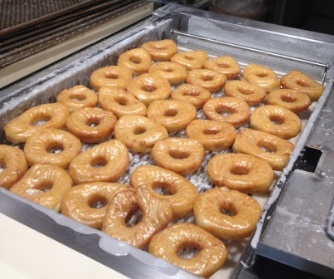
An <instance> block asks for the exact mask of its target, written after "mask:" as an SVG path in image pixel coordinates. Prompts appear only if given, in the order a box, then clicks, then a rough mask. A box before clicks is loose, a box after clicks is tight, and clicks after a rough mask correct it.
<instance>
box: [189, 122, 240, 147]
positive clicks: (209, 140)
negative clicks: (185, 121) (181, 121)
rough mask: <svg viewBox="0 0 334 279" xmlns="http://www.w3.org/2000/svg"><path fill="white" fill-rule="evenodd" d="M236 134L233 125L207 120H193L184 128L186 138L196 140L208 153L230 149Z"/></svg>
mask: <svg viewBox="0 0 334 279" xmlns="http://www.w3.org/2000/svg"><path fill="white" fill-rule="evenodd" d="M236 134H237V132H236V130H235V128H234V126H233V125H231V124H229V123H227V122H219V121H213V120H207V119H195V120H193V121H192V122H191V123H190V124H189V125H188V126H187V128H186V135H187V137H188V138H192V139H196V140H198V141H199V142H201V143H202V144H203V146H204V148H205V149H206V150H209V151H221V150H224V149H227V148H229V147H231V146H232V144H233V142H234V140H235V137H236Z"/></svg>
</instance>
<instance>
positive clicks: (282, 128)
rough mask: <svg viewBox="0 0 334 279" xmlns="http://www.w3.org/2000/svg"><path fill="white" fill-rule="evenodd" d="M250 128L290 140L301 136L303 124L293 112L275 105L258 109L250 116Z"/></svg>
mask: <svg viewBox="0 0 334 279" xmlns="http://www.w3.org/2000/svg"><path fill="white" fill-rule="evenodd" d="M250 126H251V127H252V128H253V129H255V130H260V131H263V132H267V133H269V134H273V135H276V136H278V137H280V138H282V139H290V138H293V137H295V136H297V135H298V134H299V132H300V131H301V127H302V123H301V120H300V118H299V117H298V116H297V115H296V114H295V113H293V112H292V111H290V110H288V109H286V108H283V107H280V106H274V105H265V106H261V107H258V108H256V109H255V110H254V111H253V112H252V114H251V116H250Z"/></svg>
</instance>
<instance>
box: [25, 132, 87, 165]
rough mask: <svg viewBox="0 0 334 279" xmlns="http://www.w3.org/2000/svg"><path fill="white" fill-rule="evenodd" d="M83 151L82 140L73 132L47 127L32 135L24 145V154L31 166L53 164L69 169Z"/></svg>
mask: <svg viewBox="0 0 334 279" xmlns="http://www.w3.org/2000/svg"><path fill="white" fill-rule="evenodd" d="M80 151H81V142H80V140H79V139H78V138H77V137H75V136H74V135H72V134H71V133H69V132H67V131H64V130H60V129H54V128H45V129H42V130H39V131H37V132H36V133H35V134H33V135H32V136H30V137H29V138H28V139H27V141H26V143H25V145H24V154H25V156H26V158H27V161H28V163H29V165H30V166H32V165H34V164H51V165H55V166H57V167H60V168H63V169H67V168H68V166H69V164H70V162H71V161H72V160H73V158H74V157H75V156H77V155H78V154H79V153H80Z"/></svg>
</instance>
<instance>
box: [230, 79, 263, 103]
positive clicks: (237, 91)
mask: <svg viewBox="0 0 334 279" xmlns="http://www.w3.org/2000/svg"><path fill="white" fill-rule="evenodd" d="M224 95H225V96H227V97H235V98H239V99H241V100H244V101H245V102H246V103H247V104H248V105H249V106H255V105H258V104H260V103H262V102H263V101H264V100H265V99H266V96H267V92H266V90H264V89H263V88H262V87H260V86H259V85H256V84H252V83H249V82H247V81H245V80H231V81H229V82H227V83H226V85H225V87H224Z"/></svg>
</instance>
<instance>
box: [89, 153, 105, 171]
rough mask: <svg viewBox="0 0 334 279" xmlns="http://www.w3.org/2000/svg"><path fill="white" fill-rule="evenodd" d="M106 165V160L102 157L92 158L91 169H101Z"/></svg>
mask: <svg viewBox="0 0 334 279" xmlns="http://www.w3.org/2000/svg"><path fill="white" fill-rule="evenodd" d="M107 164H108V160H107V159H106V158H105V157H103V156H99V157H96V158H93V160H92V162H91V166H92V167H93V168H96V169H97V168H103V167H105V166H106V165H107Z"/></svg>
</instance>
